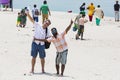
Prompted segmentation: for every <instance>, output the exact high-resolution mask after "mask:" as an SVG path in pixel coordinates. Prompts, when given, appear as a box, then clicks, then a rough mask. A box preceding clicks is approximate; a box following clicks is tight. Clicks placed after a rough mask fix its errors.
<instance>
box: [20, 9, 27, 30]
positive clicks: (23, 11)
mask: <svg viewBox="0 0 120 80" xmlns="http://www.w3.org/2000/svg"><path fill="white" fill-rule="evenodd" d="M20 14H21V15H20V19H21V21H20V27H21V28H24V27H25V26H26V21H27V14H26V13H25V9H22V10H21V13H20Z"/></svg>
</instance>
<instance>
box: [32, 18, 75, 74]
mask: <svg viewBox="0 0 120 80" xmlns="http://www.w3.org/2000/svg"><path fill="white" fill-rule="evenodd" d="M72 24H73V21H72V20H71V22H70V24H69V26H68V27H67V28H66V29H65V30H64V31H63V33H61V34H59V33H58V31H57V29H56V28H52V29H51V33H52V35H53V36H51V37H50V38H48V39H37V38H34V40H38V41H46V42H47V41H48V42H53V44H54V45H55V47H56V50H57V52H56V53H57V55H56V60H55V62H56V70H57V75H59V69H60V66H59V65H60V63H61V74H60V75H61V76H63V72H64V69H65V64H66V62H67V54H68V47H67V42H66V40H65V35H66V34H67V32H68V31H69V30H70V28H71V26H72Z"/></svg>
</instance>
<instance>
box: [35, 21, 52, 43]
mask: <svg viewBox="0 0 120 80" xmlns="http://www.w3.org/2000/svg"><path fill="white" fill-rule="evenodd" d="M34 28H35V31H34V37H35V38H36V39H45V37H46V29H43V27H42V26H41V25H40V24H38V22H35V23H34ZM49 36H50V32H49V29H48V31H47V37H49ZM35 42H36V43H37V44H39V43H41V45H44V42H42V41H35Z"/></svg>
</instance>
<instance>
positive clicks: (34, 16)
mask: <svg viewBox="0 0 120 80" xmlns="http://www.w3.org/2000/svg"><path fill="white" fill-rule="evenodd" d="M35 11H37V14H36V12H35ZM32 16H33V20H34V21H36V22H38V21H39V18H38V17H39V10H38V9H37V5H36V4H34V8H33V9H32Z"/></svg>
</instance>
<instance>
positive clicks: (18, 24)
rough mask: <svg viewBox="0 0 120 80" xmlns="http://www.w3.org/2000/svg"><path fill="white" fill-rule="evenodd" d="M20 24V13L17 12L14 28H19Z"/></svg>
mask: <svg viewBox="0 0 120 80" xmlns="http://www.w3.org/2000/svg"><path fill="white" fill-rule="evenodd" d="M20 22H21V13H20V12H18V16H17V24H16V27H19V26H20Z"/></svg>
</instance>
